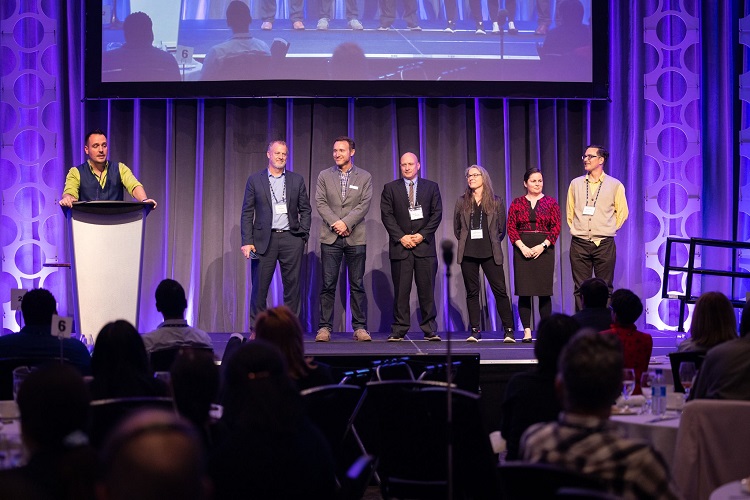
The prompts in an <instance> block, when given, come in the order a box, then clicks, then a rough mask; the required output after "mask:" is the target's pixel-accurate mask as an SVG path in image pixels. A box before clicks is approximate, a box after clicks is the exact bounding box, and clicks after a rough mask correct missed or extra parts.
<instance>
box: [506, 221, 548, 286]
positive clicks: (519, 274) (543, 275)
mask: <svg viewBox="0 0 750 500" xmlns="http://www.w3.org/2000/svg"><path fill="white" fill-rule="evenodd" d="M546 238H547V233H537V232H522V233H521V241H522V242H523V244H524V245H526V246H527V247H529V248H531V247H534V246H536V245H540V244H542V243H543V242H544V240H545V239H546ZM554 248H555V247H554V246H552V245H550V246H549V247H547V249H546V250H545V251H544V252H542V254H541V255H540V256H539V257H537V258H536V259H527V258H526V257H524V256H523V253H521V250H520V249H519V248H518V247H517V246H516V245H513V272H514V274H513V278H514V285H515V287H514V288H515V294H516V295H521V296H537V297H540V296H541V297H545V296H550V295H552V277H553V275H554V274H555V250H554Z"/></svg>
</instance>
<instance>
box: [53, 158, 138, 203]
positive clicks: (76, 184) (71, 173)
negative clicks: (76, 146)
mask: <svg viewBox="0 0 750 500" xmlns="http://www.w3.org/2000/svg"><path fill="white" fill-rule="evenodd" d="M86 162H87V163H88V164H89V168H90V169H91V173H93V174H94V175H96V176H97V177H98V178H99V184H100V185H101V186H102V188H103V187H104V186H105V185H106V183H107V170H109V167H108V166H109V165H111V162H107V163H106V166H105V167H104V171H103V172H102V173H101V175H99V174H98V171H96V170H94V167H92V166H91V161H90V160H87V161H86ZM117 166H118V167H119V169H120V180H121V181H122V185H123V186H125V189H127V190H128V193H130V196H133V190H135V188H137V187H138V186H143V184H141V183H140V182H138V179H136V178H135V175H133V172H132V171H131V170H130V169H129V168H128V166H127V165H125V164H124V163H119V162H118V163H117ZM80 188H81V174H80V172H79V171H78V168H77V167H73V168H71V169H70V170H68V175H67V176H66V177H65V189H64V190H63V195H66V194H69V195H71V196H73V197H74V198H75V199H76V200H77V199H78V191H79V190H80Z"/></svg>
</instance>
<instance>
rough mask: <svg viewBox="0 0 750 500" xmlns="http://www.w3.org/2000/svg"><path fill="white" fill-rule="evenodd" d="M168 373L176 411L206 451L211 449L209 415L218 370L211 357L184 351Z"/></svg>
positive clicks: (211, 433) (215, 394)
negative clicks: (185, 420)
mask: <svg viewBox="0 0 750 500" xmlns="http://www.w3.org/2000/svg"><path fill="white" fill-rule="evenodd" d="M170 373H171V379H172V395H173V397H174V402H175V406H177V411H178V412H179V413H180V415H182V416H183V417H185V418H186V419H188V420H189V421H190V422H192V423H193V425H195V427H196V428H197V429H198V432H199V433H200V435H201V437H202V438H203V443H204V444H205V446H206V449H207V450H208V449H211V447H212V446H213V442H214V426H213V425H212V424H213V423H212V421H211V416H210V414H209V412H210V410H211V404H212V403H216V402H217V401H218V396H219V367H218V366H216V363H215V362H214V357H213V354H211V353H210V352H207V351H200V350H197V349H189V348H186V349H183V350H181V351H180V352H179V354H178V355H177V358H175V361H174V363H173V364H172V369H171V370H170Z"/></svg>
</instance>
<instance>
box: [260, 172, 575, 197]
mask: <svg viewBox="0 0 750 500" xmlns="http://www.w3.org/2000/svg"><path fill="white" fill-rule="evenodd" d="M269 176H271V174H269ZM281 176H282V177H284V191H283V192H282V194H281V201H282V202H284V201H286V176H284V174H281ZM268 186H269V187H270V188H271V196H273V202H274V203H276V204H278V203H279V200H278V199H277V198H276V193H274V192H273V183H272V182H271V181H270V180H269V181H268ZM587 196H588V195H587Z"/></svg>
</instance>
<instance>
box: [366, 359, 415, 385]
mask: <svg viewBox="0 0 750 500" xmlns="http://www.w3.org/2000/svg"><path fill="white" fill-rule="evenodd" d="M375 377H376V378H377V379H378V381H380V382H382V381H384V380H414V372H412V371H411V367H410V366H409V365H408V364H407V363H406V362H405V361H392V362H388V361H385V362H383V363H381V364H379V365H378V367H377V368H375Z"/></svg>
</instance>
